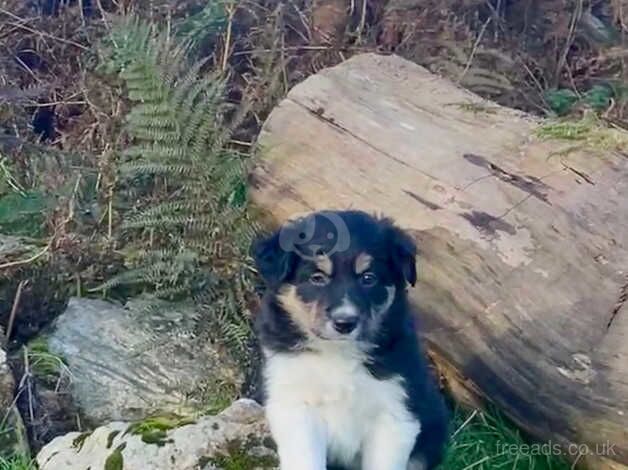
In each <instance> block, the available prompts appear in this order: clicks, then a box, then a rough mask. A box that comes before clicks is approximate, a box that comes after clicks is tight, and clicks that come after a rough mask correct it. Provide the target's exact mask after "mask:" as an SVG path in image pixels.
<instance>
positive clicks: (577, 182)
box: [251, 54, 628, 468]
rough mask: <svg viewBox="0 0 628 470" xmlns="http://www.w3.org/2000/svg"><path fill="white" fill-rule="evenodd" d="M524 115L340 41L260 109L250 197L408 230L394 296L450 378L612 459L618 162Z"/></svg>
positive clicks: (618, 402) (626, 179)
mask: <svg viewBox="0 0 628 470" xmlns="http://www.w3.org/2000/svg"><path fill="white" fill-rule="evenodd" d="M540 124H541V123H540V121H538V120H535V119H534V118H532V117H530V116H528V115H525V114H523V113H520V112H516V111H514V110H510V109H506V108H503V107H500V106H498V105H496V104H494V103H491V102H488V101H485V100H483V99H481V98H479V97H478V96H476V95H474V94H472V93H469V92H467V91H465V90H463V89H461V88H459V87H457V86H456V85H455V84H453V83H451V82H449V81H447V80H445V79H442V78H439V77H437V76H435V75H432V74H431V73H429V72H428V71H426V70H425V69H423V68H422V67H419V66H417V65H415V64H412V63H410V62H407V61H405V60H403V59H400V58H398V57H395V56H386V57H384V56H376V55H373V54H365V55H360V56H356V57H354V58H352V59H350V60H348V61H347V62H345V63H343V64H341V65H339V66H337V67H334V68H331V69H327V70H324V71H322V72H321V73H319V74H317V75H315V76H312V77H311V78H309V79H308V80H306V81H305V82H304V83H302V84H300V85H298V86H296V87H295V88H294V89H293V90H292V91H291V92H290V94H289V95H288V97H287V98H286V99H285V100H284V101H283V102H282V103H281V104H280V105H279V106H278V107H277V108H276V109H275V110H274V111H273V112H272V114H271V115H270V117H269V118H268V121H267V122H266V124H265V126H264V128H263V130H262V133H261V135H260V137H259V144H260V152H259V153H260V155H259V160H258V165H257V167H256V168H255V169H254V171H253V173H252V175H251V181H252V197H253V200H254V202H255V203H256V204H257V205H258V206H260V207H262V208H263V209H265V210H267V211H268V212H270V213H271V215H272V216H273V218H275V219H276V220H277V221H283V220H285V219H286V218H289V217H291V216H293V215H294V214H296V213H302V212H305V211H311V210H318V209H323V208H349V207H352V208H360V209H364V210H367V211H373V212H378V213H384V214H386V215H388V216H392V217H393V218H394V219H396V221H397V222H398V223H399V224H400V225H401V226H403V227H404V228H406V229H407V230H408V231H409V232H410V233H412V234H413V235H414V236H415V238H416V240H417V242H418V246H419V250H420V259H419V261H418V267H419V273H420V282H419V283H418V285H417V287H416V288H414V289H412V290H411V293H410V296H411V299H412V301H413V303H414V304H415V305H416V306H418V307H419V309H420V311H421V313H420V315H419V317H420V318H421V320H422V324H423V328H422V334H423V335H424V336H425V339H426V341H427V343H428V345H429V347H430V351H431V352H432V354H433V355H434V356H435V358H436V361H437V363H439V364H442V365H443V367H444V369H445V370H450V371H453V373H450V374H448V376H449V377H450V378H452V377H457V378H458V380H459V383H456V384H452V390H458V391H461V390H468V389H471V390H473V391H479V392H480V393H481V394H482V395H483V396H485V397H487V398H488V399H489V400H491V401H492V402H494V403H496V404H497V405H499V407H500V408H501V409H503V410H504V411H505V412H506V413H507V414H508V415H509V416H510V417H511V418H512V419H513V420H515V421H516V422H517V423H518V424H519V425H521V426H522V427H523V428H525V429H526V430H527V431H529V432H531V433H532V434H533V435H534V436H536V437H537V438H539V439H543V440H547V439H551V440H552V442H554V443H560V444H562V445H563V446H565V447H566V449H567V451H568V452H569V453H574V452H576V453H575V454H574V455H572V456H573V457H574V458H576V457H577V451H576V448H575V447H573V446H571V447H569V446H570V444H572V443H575V444H587V445H588V446H589V450H590V452H592V453H595V454H604V455H597V456H596V458H590V460H589V461H590V463H592V464H594V465H595V466H597V467H598V468H622V465H620V464H624V465H625V464H628V306H626V305H624V303H625V301H626V295H627V291H628V278H627V272H628V159H627V158H626V155H624V154H620V153H618V152H615V153H613V152H602V151H599V152H598V151H595V152H592V151H585V150H584V149H580V150H578V149H576V150H574V149H573V147H574V145H573V143H571V144H570V145H568V146H566V145H565V144H564V143H559V142H549V141H544V140H540V139H539V138H537V137H536V136H535V135H536V134H535V128H537V127H538V126H539V125H540ZM566 147H570V150H566ZM445 366H446V367H445ZM606 443H610V444H611V445H612V446H613V447H612V448H603V447H602V445H603V444H606ZM601 457H604V459H602V458H601ZM584 458H585V456H582V457H581V461H582V460H584ZM603 461H604V463H602V462H603Z"/></svg>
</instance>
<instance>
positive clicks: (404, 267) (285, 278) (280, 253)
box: [254, 211, 449, 469]
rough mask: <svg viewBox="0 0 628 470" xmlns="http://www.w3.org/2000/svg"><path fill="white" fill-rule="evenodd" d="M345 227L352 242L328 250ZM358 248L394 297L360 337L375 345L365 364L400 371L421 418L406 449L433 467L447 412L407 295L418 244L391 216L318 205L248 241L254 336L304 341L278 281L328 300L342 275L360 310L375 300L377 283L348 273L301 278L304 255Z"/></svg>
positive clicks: (342, 258) (285, 344)
mask: <svg viewBox="0 0 628 470" xmlns="http://www.w3.org/2000/svg"><path fill="white" fill-rule="evenodd" d="M334 217H336V218H335V219H334ZM334 220H336V221H338V220H341V221H342V224H344V227H345V228H346V230H347V231H348V232H347V233H342V230H339V229H338V225H339V224H338V223H337V222H336V223H334ZM308 224H309V225H308ZM342 224H340V225H342ZM330 233H332V234H333V236H330ZM347 234H348V235H349V240H350V242H349V243H348V244H346V243H345V245H344V246H342V247H341V248H344V249H343V250H341V251H338V252H334V249H335V248H337V247H338V246H339V245H342V242H343V240H342V238H343V237H344V236H345V235H347ZM304 235H305V236H304ZM361 252H367V253H369V254H371V255H373V257H374V258H375V260H376V261H375V262H374V263H375V265H376V268H375V271H376V272H377V275H378V277H379V278H381V282H382V283H384V284H385V285H394V286H395V287H396V295H395V298H394V301H393V303H392V305H391V307H390V308H389V310H388V311H387V313H386V314H385V317H384V319H383V321H382V323H381V325H380V326H379V327H378V328H377V331H376V332H374V333H373V334H371V335H369V336H368V337H365V338H362V340H363V341H367V342H368V343H369V344H371V345H373V347H372V348H371V352H370V353H369V358H368V360H367V361H366V362H365V367H366V368H367V369H368V370H369V371H370V372H371V373H372V374H373V376H375V377H376V378H381V379H382V380H383V379H388V378H390V377H393V376H401V377H402V378H403V379H404V380H403V383H404V386H405V387H406V389H407V395H408V402H407V407H408V409H409V410H410V411H411V413H413V414H414V415H415V416H416V417H417V418H418V419H419V421H420V422H421V432H420V434H419V436H418V438H417V441H416V444H415V448H414V450H413V454H412V455H413V456H421V457H422V458H423V459H424V460H425V461H426V463H427V468H428V469H433V468H435V467H436V466H437V465H438V464H439V463H440V461H441V459H442V454H443V450H444V446H445V443H446V441H447V438H448V423H449V412H448V410H447V407H446V405H445V402H444V399H443V397H442V395H441V393H440V391H439V389H438V386H437V384H436V381H435V378H434V377H433V375H432V374H431V372H430V369H429V367H428V364H427V361H426V359H425V354H424V352H423V350H422V348H421V346H420V344H419V342H418V339H417V335H416V330H415V328H414V325H413V317H412V314H411V312H410V309H409V305H408V302H407V296H406V288H407V285H408V284H410V285H414V283H415V282H416V277H417V273H416V268H415V265H416V264H415V261H416V253H417V251H416V247H415V244H414V242H413V240H412V239H411V238H410V237H409V236H408V235H407V234H406V233H404V232H403V231H402V230H400V229H399V228H397V227H396V226H395V225H394V224H393V223H392V222H391V221H390V220H389V219H377V218H374V217H371V216H370V215H368V214H366V213H364V212H360V211H342V212H323V213H317V214H314V215H312V216H311V218H310V219H309V221H308V220H306V221H300V222H298V223H296V224H293V225H289V226H285V227H283V228H282V230H280V231H278V232H276V233H274V234H273V235H271V236H270V237H268V238H266V239H264V240H261V241H260V242H258V243H257V244H256V245H255V246H254V257H255V260H256V264H257V268H258V271H259V272H260V274H261V275H262V277H263V279H264V281H265V283H266V286H267V289H266V292H265V293H264V297H263V301H262V308H261V312H260V313H259V314H258V315H257V318H256V331H257V334H258V338H259V341H260V344H261V345H262V346H263V347H264V348H267V349H269V350H272V351H277V352H294V353H295V354H298V351H299V349H301V348H307V335H306V334H305V332H303V331H301V330H300V328H299V327H298V326H297V324H296V323H294V322H293V321H292V320H291V318H290V316H289V315H288V314H287V313H286V312H284V311H283V310H282V308H281V307H280V306H279V305H278V303H277V301H276V295H277V291H278V289H279V287H280V286H282V285H285V284H290V285H295V286H297V290H298V293H299V296H300V297H302V298H305V299H307V298H308V296H318V297H317V298H322V299H324V301H325V302H327V303H333V302H335V301H337V297H338V296H337V295H336V294H335V290H337V289H338V286H337V285H335V284H336V283H337V282H345V285H344V286H343V287H342V289H344V290H343V291H342V292H343V295H346V294H344V293H345V292H347V289H349V290H351V289H353V291H355V292H356V294H355V299H352V300H355V302H359V301H363V302H365V311H368V309H367V308H366V307H367V306H369V305H371V304H372V303H375V304H377V303H380V302H381V292H380V291H377V290H376V289H361V288H360V286H357V287H356V285H354V284H355V283H351V281H341V280H337V279H336V278H333V279H332V280H331V281H330V284H329V285H328V286H326V287H325V288H324V291H323V292H322V289H323V288H318V289H315V288H314V287H311V286H309V287H308V284H307V282H303V281H302V278H306V279H307V276H308V274H309V273H310V272H311V269H312V268H311V265H312V263H311V262H308V261H307V259H308V256H311V255H314V254H315V253H326V254H329V255H330V257H331V258H332V259H333V263H334V266H336V265H338V266H342V265H344V264H347V263H348V261H347V260H351V259H354V258H355V256H356V254H358V253H361ZM369 296H370V297H372V298H371V299H369ZM358 297H359V298H358ZM369 302H370V303H369Z"/></svg>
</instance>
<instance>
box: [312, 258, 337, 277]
mask: <svg viewBox="0 0 628 470" xmlns="http://www.w3.org/2000/svg"><path fill="white" fill-rule="evenodd" d="M314 262H315V263H316V267H317V268H318V269H320V270H321V271H322V272H324V273H325V274H327V275H328V276H331V275H332V272H333V269H334V265H333V263H332V261H331V259H330V258H329V256H318V257H316V260H315V261H314Z"/></svg>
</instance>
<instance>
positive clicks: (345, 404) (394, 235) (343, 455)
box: [254, 211, 448, 470]
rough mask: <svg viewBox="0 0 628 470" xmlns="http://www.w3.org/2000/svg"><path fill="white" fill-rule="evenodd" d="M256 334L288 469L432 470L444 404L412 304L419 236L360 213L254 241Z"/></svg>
mask: <svg viewBox="0 0 628 470" xmlns="http://www.w3.org/2000/svg"><path fill="white" fill-rule="evenodd" d="M254 256H255V259H256V264H257V267H258V270H259V272H260V274H261V276H262V277H263V279H264V280H265V283H266V292H265V294H264V298H263V302H262V309H261V312H259V314H258V316H257V318H256V330H257V334H258V338H259V340H260V344H261V346H262V349H263V352H264V364H263V380H264V383H263V384H262V386H263V394H264V401H265V407H266V414H267V417H268V420H269V423H270V428H271V432H272V435H273V437H274V439H275V441H276V443H277V446H278V451H279V457H280V465H281V469H282V470H325V469H326V468H327V465H329V466H330V467H332V468H342V469H362V470H415V469H432V468H434V467H435V466H437V465H438V464H439V462H440V461H441V457H442V453H443V448H444V445H445V442H446V439H447V430H448V412H447V409H446V406H445V404H444V400H443V398H442V396H441V394H440V392H439V390H438V387H437V385H436V382H435V380H434V378H433V377H432V375H431V374H430V371H429V369H428V366H427V361H426V359H425V356H424V353H423V351H422V349H421V347H420V345H419V343H418V341H417V336H416V331H415V330H414V327H413V324H412V318H411V314H410V312H409V309H408V304H407V300H406V287H407V284H411V285H414V283H415V281H416V268H415V258H416V248H415V245H414V243H413V241H412V239H411V238H410V237H409V236H408V235H406V234H405V233H404V232H403V231H401V230H400V229H399V228H397V227H396V226H395V225H393V223H392V222H391V221H390V220H388V219H378V218H375V217H371V216H370V215H368V214H366V213H364V212H359V211H338V212H336V211H327V212H318V213H313V214H310V215H309V216H306V217H304V218H301V219H299V220H297V221H294V222H291V223H288V224H286V225H285V226H283V227H282V228H281V229H280V230H279V231H277V232H276V233H275V234H273V235H272V236H270V237H269V238H267V239H265V240H262V241H260V242H258V243H257V244H256V245H255V247H254Z"/></svg>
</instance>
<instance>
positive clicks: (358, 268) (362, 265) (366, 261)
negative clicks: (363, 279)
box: [355, 253, 373, 274]
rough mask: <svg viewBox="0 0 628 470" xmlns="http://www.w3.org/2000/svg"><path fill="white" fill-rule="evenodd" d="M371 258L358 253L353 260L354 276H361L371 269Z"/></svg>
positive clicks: (365, 254) (366, 254)
mask: <svg viewBox="0 0 628 470" xmlns="http://www.w3.org/2000/svg"><path fill="white" fill-rule="evenodd" d="M372 262H373V257H372V256H371V255H369V254H368V253H360V254H359V255H358V256H357V257H356V258H355V272H356V274H362V273H363V272H365V271H366V270H367V269H369V268H370V267H371V263H372Z"/></svg>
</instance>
